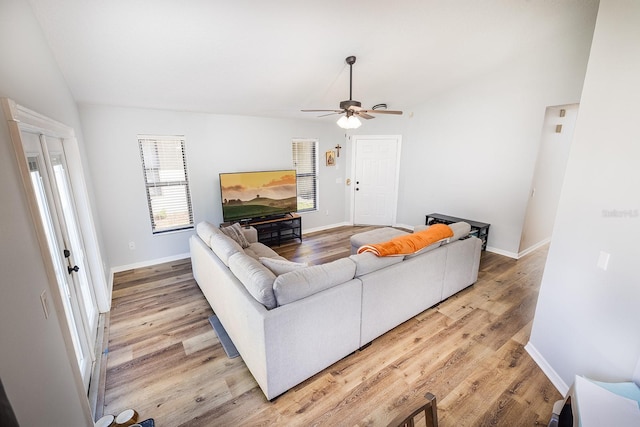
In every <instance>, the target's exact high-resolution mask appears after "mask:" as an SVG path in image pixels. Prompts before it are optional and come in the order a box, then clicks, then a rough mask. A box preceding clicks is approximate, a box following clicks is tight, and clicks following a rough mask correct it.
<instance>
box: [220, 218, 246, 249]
mask: <svg viewBox="0 0 640 427" xmlns="http://www.w3.org/2000/svg"><path fill="white" fill-rule="evenodd" d="M220 231H222V232H223V233H224V234H226V235H227V236H229V237H231V238H232V239H233V240H235V241H236V242H237V243H238V244H239V245H240V246H241V247H242V248H243V249H244V248H248V247H249V241H248V240H247V238H246V237H245V236H244V233H243V232H242V226H241V225H240V224H239V223H237V222H236V223H235V224H232V225H230V226H228V227H222V228H221V229H220Z"/></svg>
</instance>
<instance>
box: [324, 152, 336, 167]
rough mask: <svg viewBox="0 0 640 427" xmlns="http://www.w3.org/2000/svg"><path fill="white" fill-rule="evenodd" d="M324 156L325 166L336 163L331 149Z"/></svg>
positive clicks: (334, 153) (334, 154)
mask: <svg viewBox="0 0 640 427" xmlns="http://www.w3.org/2000/svg"><path fill="white" fill-rule="evenodd" d="M325 157H326V160H327V166H335V165H336V152H335V151H333V150H329V151H327V152H326V153H325Z"/></svg>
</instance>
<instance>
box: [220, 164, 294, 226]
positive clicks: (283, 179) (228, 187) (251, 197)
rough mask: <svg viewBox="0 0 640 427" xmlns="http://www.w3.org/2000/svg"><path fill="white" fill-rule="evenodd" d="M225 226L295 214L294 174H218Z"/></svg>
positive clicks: (270, 172)
mask: <svg viewBox="0 0 640 427" xmlns="http://www.w3.org/2000/svg"><path fill="white" fill-rule="evenodd" d="M220 195H221V198H222V217H223V219H224V221H225V222H234V221H243V220H252V219H257V218H268V217H276V216H283V215H286V214H288V213H291V212H295V211H297V210H298V192H297V186H296V171H295V170H293V169H292V170H274V171H260V172H235V173H221V174H220Z"/></svg>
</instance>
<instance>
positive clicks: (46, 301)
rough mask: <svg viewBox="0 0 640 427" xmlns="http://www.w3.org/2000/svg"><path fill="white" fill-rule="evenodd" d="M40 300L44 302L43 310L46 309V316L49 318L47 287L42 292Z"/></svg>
mask: <svg viewBox="0 0 640 427" xmlns="http://www.w3.org/2000/svg"><path fill="white" fill-rule="evenodd" d="M40 302H41V303H42V310H43V311H44V318H45V319H48V318H49V300H48V298H47V290H46V289H45V290H44V291H42V293H41V294H40Z"/></svg>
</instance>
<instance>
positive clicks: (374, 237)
mask: <svg viewBox="0 0 640 427" xmlns="http://www.w3.org/2000/svg"><path fill="white" fill-rule="evenodd" d="M405 234H408V233H407V232H406V231H402V230H398V229H397V228H391V227H384V228H376V229H373V230H369V231H364V232H362V233H357V234H354V235H353V236H351V238H350V241H351V253H352V254H355V253H356V252H357V251H358V248H360V246H364V245H369V244H372V243H382V242H386V241H387V240H391V239H393V238H394V237H399V236H404V235H405Z"/></svg>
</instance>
